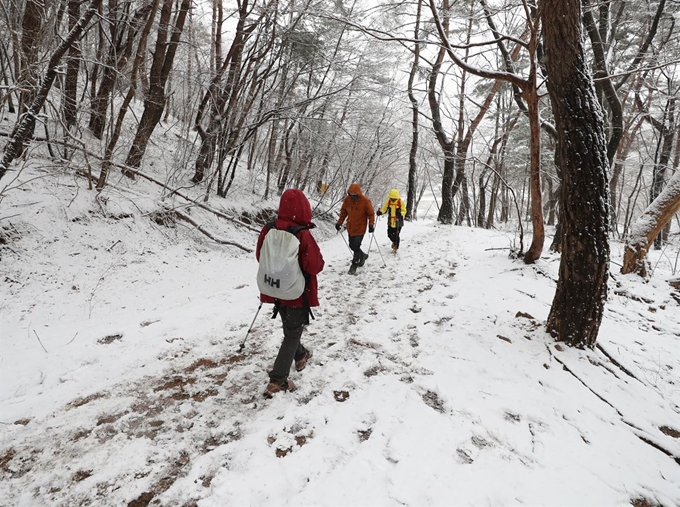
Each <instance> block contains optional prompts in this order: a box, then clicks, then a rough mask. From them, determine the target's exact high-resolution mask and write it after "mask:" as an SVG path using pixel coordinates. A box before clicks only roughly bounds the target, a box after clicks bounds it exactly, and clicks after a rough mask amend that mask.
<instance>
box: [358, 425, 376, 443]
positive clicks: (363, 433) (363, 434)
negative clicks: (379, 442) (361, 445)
mask: <svg viewBox="0 0 680 507" xmlns="http://www.w3.org/2000/svg"><path fill="white" fill-rule="evenodd" d="M357 433H358V434H359V440H360V441H361V442H365V441H366V440H368V439H369V438H371V433H373V428H368V429H367V430H359V431H357Z"/></svg>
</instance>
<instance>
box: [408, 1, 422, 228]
mask: <svg viewBox="0 0 680 507" xmlns="http://www.w3.org/2000/svg"><path fill="white" fill-rule="evenodd" d="M422 7H423V0H418V8H417V10H416V26H415V29H414V34H413V37H414V39H415V40H418V36H419V35H420V15H421V12H422ZM419 62H420V44H419V43H417V42H416V43H415V47H414V48H413V62H412V63H411V72H410V73H409V76H408V100H409V101H410V102H411V113H412V116H411V150H410V151H409V154H408V188H407V189H406V216H405V217H404V219H405V220H412V219H414V218H415V216H416V214H415V210H414V209H413V203H414V202H415V199H416V190H417V188H416V185H417V181H416V174H417V167H416V155H417V154H418V99H416V96H415V94H414V93H413V82H414V81H415V78H416V74H417V73H418V63H419Z"/></svg>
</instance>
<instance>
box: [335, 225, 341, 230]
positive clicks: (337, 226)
mask: <svg viewBox="0 0 680 507" xmlns="http://www.w3.org/2000/svg"><path fill="white" fill-rule="evenodd" d="M340 229H342V225H340V224H335V230H336V231H338V232H340Z"/></svg>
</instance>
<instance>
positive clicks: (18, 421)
mask: <svg viewBox="0 0 680 507" xmlns="http://www.w3.org/2000/svg"><path fill="white" fill-rule="evenodd" d="M30 422H31V419H30V418H26V419H19V420H17V421H14V424H17V425H20V426H26V425H27V424H28V423H30Z"/></svg>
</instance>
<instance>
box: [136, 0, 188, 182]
mask: <svg viewBox="0 0 680 507" xmlns="http://www.w3.org/2000/svg"><path fill="white" fill-rule="evenodd" d="M172 4H173V2H172V0H165V1H164V2H163V8H162V9H161V20H160V23H159V26H158V37H157V39H156V48H155V51H154V56H153V63H152V64H151V70H150V71H149V91H148V93H147V96H146V100H145V101H144V112H143V113H142V118H141V119H140V121H139V126H138V127H137V133H136V134H135V139H134V141H133V142H132V147H131V148H130V152H129V153H128V156H127V160H126V161H125V165H127V166H130V167H133V168H135V169H136V168H138V167H139V165H140V164H141V162H142V157H143V156H144V152H145V151H146V147H147V146H148V144H149V138H150V137H151V134H152V133H153V131H154V129H155V128H156V125H158V122H159V121H160V119H161V117H162V116H163V109H165V100H166V97H165V84H166V83H167V81H168V76H169V75H170V70H171V69H172V65H173V63H174V60H175V54H176V52H177V46H178V45H179V40H180V37H181V36H182V31H183V30H184V21H185V20H186V17H187V12H188V11H189V8H190V7H191V1H190V0H182V5H181V6H180V10H179V12H178V13H177V20H176V22H175V26H174V28H171V26H170V15H171V14H172ZM170 31H172V35H171V37H170V42H167V40H168V32H170ZM123 174H125V175H126V176H127V177H128V178H131V179H134V173H132V172H131V171H123Z"/></svg>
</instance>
